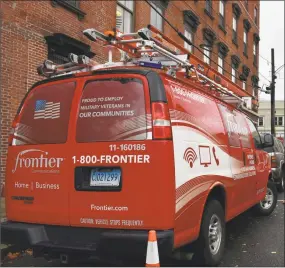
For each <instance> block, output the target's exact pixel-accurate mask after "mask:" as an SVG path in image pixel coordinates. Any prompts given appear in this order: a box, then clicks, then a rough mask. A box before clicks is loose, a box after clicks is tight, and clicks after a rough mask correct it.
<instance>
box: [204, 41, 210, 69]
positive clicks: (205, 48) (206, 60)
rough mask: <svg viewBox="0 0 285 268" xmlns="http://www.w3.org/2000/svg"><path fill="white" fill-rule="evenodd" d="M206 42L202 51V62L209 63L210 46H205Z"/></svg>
mask: <svg viewBox="0 0 285 268" xmlns="http://www.w3.org/2000/svg"><path fill="white" fill-rule="evenodd" d="M205 43H206V47H204V49H203V52H204V62H205V63H207V64H209V65H210V62H211V51H210V48H209V47H207V46H208V45H209V43H208V42H205Z"/></svg>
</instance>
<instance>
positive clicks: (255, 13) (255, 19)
mask: <svg viewBox="0 0 285 268" xmlns="http://www.w3.org/2000/svg"><path fill="white" fill-rule="evenodd" d="M257 17H258V10H257V7H255V8H254V22H255V24H256V25H257V24H258V21H257V20H258V18H257Z"/></svg>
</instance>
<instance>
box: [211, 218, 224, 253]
mask: <svg viewBox="0 0 285 268" xmlns="http://www.w3.org/2000/svg"><path fill="white" fill-rule="evenodd" d="M221 241H222V225H221V220H220V218H219V217H218V216H217V215H216V214H214V215H213V216H212V218H211V220H210V225H209V247H210V251H211V253H212V254H213V255H215V254H217V252H218V251H219V249H220V245H221Z"/></svg>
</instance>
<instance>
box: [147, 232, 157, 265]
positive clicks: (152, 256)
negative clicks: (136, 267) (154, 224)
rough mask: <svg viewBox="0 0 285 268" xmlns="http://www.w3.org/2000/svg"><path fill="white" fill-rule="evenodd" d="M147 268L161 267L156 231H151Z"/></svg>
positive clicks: (149, 234)
mask: <svg viewBox="0 0 285 268" xmlns="http://www.w3.org/2000/svg"><path fill="white" fill-rule="evenodd" d="M145 266H146V267H160V264H159V256H158V247H157V239H156V231H149V233H148V243H147V252H146V265H145Z"/></svg>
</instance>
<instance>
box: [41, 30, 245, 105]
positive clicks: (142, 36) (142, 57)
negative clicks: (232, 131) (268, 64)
mask: <svg viewBox="0 0 285 268" xmlns="http://www.w3.org/2000/svg"><path fill="white" fill-rule="evenodd" d="M83 34H84V35H85V36H86V37H87V38H88V39H89V40H91V41H93V42H97V41H98V40H100V41H103V42H104V45H105V46H106V47H107V48H109V51H108V62H107V63H105V64H101V65H99V64H97V65H96V63H95V62H94V61H92V60H91V59H89V58H88V57H86V56H76V55H74V54H71V55H70V56H69V60H70V62H68V63H66V64H62V65H55V64H54V63H52V62H50V61H45V62H44V63H43V64H42V65H41V66H39V67H38V73H39V74H40V75H44V76H47V77H52V76H58V75H63V74H67V73H77V72H83V71H93V70H97V69H104V68H110V67H119V66H121V67H126V66H143V67H150V68H156V69H162V70H165V71H166V73H167V74H168V75H171V76H173V77H176V74H177V72H180V73H185V77H186V78H189V79H192V80H193V81H196V82H198V83H200V84H201V85H203V86H204V87H205V88H208V89H211V90H215V92H216V93H218V94H219V97H220V99H221V100H223V101H225V102H227V103H230V104H232V105H234V106H236V107H237V108H242V109H243V108H244V107H243V106H244V104H245V102H244V100H243V99H242V98H241V97H240V96H238V95H236V94H235V93H234V92H232V91H230V90H229V89H228V88H226V87H224V86H222V85H221V84H219V83H217V82H216V81H214V80H212V79H210V78H209V77H207V75H205V74H203V73H201V72H199V70H198V69H197V68H196V67H195V66H194V65H193V64H191V62H190V61H189V58H190V53H189V52H188V51H187V50H186V49H185V48H183V47H181V46H180V45H179V44H176V43H175V42H174V41H171V40H170V39H169V38H168V37H165V36H164V35H163V34H162V33H161V32H159V30H157V29H156V28H155V27H153V26H151V25H149V26H148V28H142V29H140V30H139V31H137V32H134V33H126V34H125V33H120V32H119V31H117V30H114V31H107V32H105V33H102V32H100V31H97V30H96V29H93V28H91V29H86V30H84V31H83ZM155 34H156V36H154V35H155ZM163 40H165V41H166V42H167V43H169V44H170V45H171V46H172V48H171V47H169V46H166V45H164V44H163V43H162V41H163ZM113 48H116V49H119V50H120V52H121V61H119V62H113ZM182 52H184V53H185V54H181V53H182Z"/></svg>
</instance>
